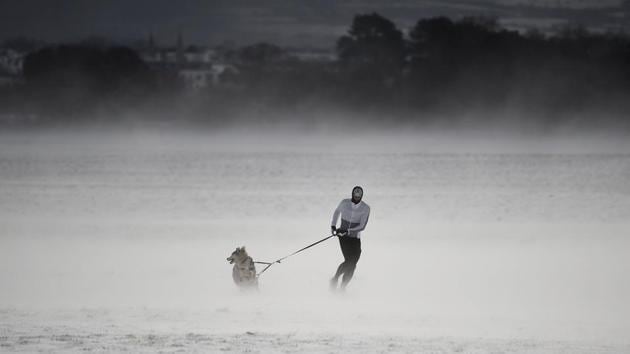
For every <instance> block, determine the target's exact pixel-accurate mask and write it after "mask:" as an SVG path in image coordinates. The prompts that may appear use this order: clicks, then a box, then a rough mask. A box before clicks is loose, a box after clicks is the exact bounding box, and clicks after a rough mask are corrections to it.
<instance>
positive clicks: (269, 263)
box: [254, 235, 335, 277]
mask: <svg viewBox="0 0 630 354" xmlns="http://www.w3.org/2000/svg"><path fill="white" fill-rule="evenodd" d="M331 237H335V235H330V236H327V237H324V238H323V239H321V240H319V241H317V242H314V243H311V244H310V245H308V246H306V247H304V248H301V249H299V250H297V251H295V252H293V253H291V254H290V255H288V256H284V257H282V258H280V259H278V260H276V261H273V262H254V263H258V264H266V265H267V266H266V267H265V268H264V269H263V270H261V271H260V273H258V274H256V277H259V276H260V275H261V274H262V273H264V272H265V271H266V270H267V269H269V267H271V266H272V265H274V264H276V263H280V262H282V261H283V260H285V259H287V258H289V257H291V256H293V255H296V254H298V253H300V252H302V251H304V250H307V249H309V248H311V247H313V246H315V245H318V244H320V243H322V242H324V241H326V240H328V239H329V238H331Z"/></svg>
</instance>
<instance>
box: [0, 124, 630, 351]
mask: <svg viewBox="0 0 630 354" xmlns="http://www.w3.org/2000/svg"><path fill="white" fill-rule="evenodd" d="M357 184H359V185H362V186H363V187H364V188H365V198H364V199H365V201H366V202H367V203H369V204H370V205H371V207H372V215H371V217H370V222H369V225H368V228H367V229H366V231H365V232H364V234H363V253H362V256H361V260H360V261H359V264H358V268H357V272H356V273H355V279H354V280H353V281H352V283H351V284H350V286H349V288H348V290H347V292H346V293H344V294H338V293H331V292H330V291H329V290H328V279H329V278H330V277H331V276H332V274H333V273H334V270H335V269H336V266H337V264H338V263H339V262H340V261H341V254H340V251H339V249H338V245H337V244H336V242H337V240H335V239H332V240H329V241H327V242H325V243H323V244H321V245H319V246H316V247H315V248H312V249H309V250H307V251H305V252H304V253H300V254H298V255H296V256H294V257H291V258H288V259H287V260H285V261H283V263H282V264H279V265H274V266H273V267H272V268H271V269H269V271H267V272H266V273H265V274H263V275H262V276H261V279H260V283H261V286H260V292H259V293H253V294H252V293H243V292H240V291H238V289H236V287H235V286H234V284H233V282H232V279H231V265H229V264H228V263H227V262H226V260H225V258H226V257H227V256H228V255H229V254H230V253H231V252H232V251H233V250H234V248H235V247H237V246H242V245H245V246H246V247H247V249H248V251H249V252H250V254H251V255H252V256H253V257H254V258H255V259H257V260H262V261H269V260H275V259H277V258H280V257H282V256H285V255H287V254H289V253H291V252H293V251H295V250H297V249H299V248H301V247H303V246H305V245H307V244H309V243H311V242H314V241H316V240H319V239H321V238H323V237H325V236H327V234H328V232H329V222H330V216H331V214H332V211H333V209H334V208H335V207H336V205H337V203H338V202H339V200H340V199H341V198H346V197H348V195H349V193H350V190H351V188H352V187H353V186H354V185H357ZM629 215H630V145H629V144H628V143H625V142H623V141H622V140H618V141H611V140H608V141H601V140H599V139H590V140H589V139H561V138H554V139H540V140H531V139H527V138H522V139H517V140H513V139H512V140H510V139H507V138H506V139H503V140H502V139H498V138H496V137H495V139H485V138H484V139H482V138H479V137H477V138H475V137H474V136H473V137H468V138H466V139H464V138H462V137H459V136H455V135H451V136H439V135H420V134H413V133H395V132H388V133H379V134H369V133H364V134H356V135H354V136H352V137H350V138H348V137H347V136H346V137H343V136H341V135H338V136H335V135H333V136H330V135H326V134H318V133H310V134H303V135H296V134H290V133H285V134H280V133H276V134H271V133H266V132H263V133H260V134H256V135H254V134H251V133H249V134H248V133H245V132H229V133H225V134H204V133H190V132H188V133H184V132H168V133H167V132H164V131H162V132H144V133H134V132H133V131H127V132H116V133H94V132H91V133H86V132H84V133H82V134H79V135H77V134H70V133H59V132H56V133H43V132H39V133H17V134H8V133H4V134H0V352H14V351H17V352H19V351H26V352H33V351H59V350H67V351H84V350H96V351H123V350H127V351H132V352H137V351H147V352H149V351H151V352H153V351H167V352H170V351H173V352H175V351H186V352H189V351H200V352H224V351H228V352H229V351H232V352H299V351H306V352H349V353H369V352H429V353H451V352H457V353H487V352H492V353H622V352H628V353H630V339H628V338H630V337H628V333H630V300H628V299H630V277H629V276H628V274H630V259H629V258H628V250H629V249H630V221H629V220H628V216H629Z"/></svg>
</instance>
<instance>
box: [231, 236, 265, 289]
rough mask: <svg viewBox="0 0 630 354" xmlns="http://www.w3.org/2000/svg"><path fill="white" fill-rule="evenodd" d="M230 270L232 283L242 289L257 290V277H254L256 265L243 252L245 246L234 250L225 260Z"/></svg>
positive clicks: (245, 252)
mask: <svg viewBox="0 0 630 354" xmlns="http://www.w3.org/2000/svg"><path fill="white" fill-rule="evenodd" d="M227 261H228V262H230V264H234V267H233V268H232V278H233V279H234V283H235V284H236V285H238V286H239V287H240V288H242V289H251V288H253V289H258V277H257V276H256V265H255V264H254V260H253V259H252V257H250V256H249V255H248V254H247V251H245V246H243V247H240V248H238V247H237V248H236V250H234V252H232V255H231V256H229V257H228V258H227Z"/></svg>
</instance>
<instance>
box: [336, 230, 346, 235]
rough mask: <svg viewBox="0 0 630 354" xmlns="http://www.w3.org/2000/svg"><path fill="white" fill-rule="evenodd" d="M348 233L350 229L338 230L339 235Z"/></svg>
mask: <svg viewBox="0 0 630 354" xmlns="http://www.w3.org/2000/svg"><path fill="white" fill-rule="evenodd" d="M347 234H348V230H337V236H339V237H343V236H346V235H347Z"/></svg>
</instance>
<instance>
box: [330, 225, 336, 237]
mask: <svg viewBox="0 0 630 354" xmlns="http://www.w3.org/2000/svg"><path fill="white" fill-rule="evenodd" d="M336 232H337V228H336V227H335V225H332V226H331V227H330V233H331V234H333V235H334V234H335V233H336Z"/></svg>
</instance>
